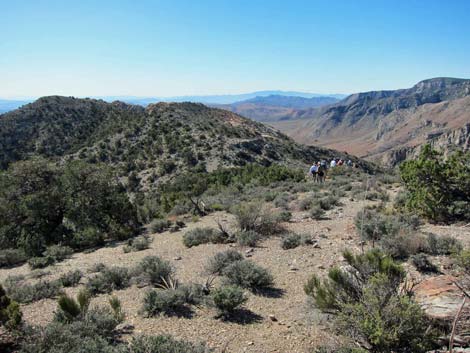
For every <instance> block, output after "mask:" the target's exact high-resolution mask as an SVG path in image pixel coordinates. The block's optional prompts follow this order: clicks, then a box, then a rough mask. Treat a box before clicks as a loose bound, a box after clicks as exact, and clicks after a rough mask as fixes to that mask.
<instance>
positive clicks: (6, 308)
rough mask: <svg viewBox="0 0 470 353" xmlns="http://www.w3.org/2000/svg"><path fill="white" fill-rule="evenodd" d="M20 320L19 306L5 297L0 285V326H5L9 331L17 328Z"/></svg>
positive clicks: (21, 315) (21, 316)
mask: <svg viewBox="0 0 470 353" xmlns="http://www.w3.org/2000/svg"><path fill="white" fill-rule="evenodd" d="M22 318H23V314H22V313H21V310H20V306H19V305H18V303H17V302H15V301H14V300H11V299H10V298H9V297H8V296H7V294H6V292H5V290H4V289H3V287H2V286H1V285H0V326H5V327H6V328H7V329H9V330H12V329H16V328H19V327H20V325H21V322H22Z"/></svg>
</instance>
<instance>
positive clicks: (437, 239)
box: [427, 233, 462, 255]
mask: <svg viewBox="0 0 470 353" xmlns="http://www.w3.org/2000/svg"><path fill="white" fill-rule="evenodd" d="M427 241H428V252H429V254H431V255H451V254H454V253H458V252H460V251H461V250H462V243H461V242H460V241H459V240H458V239H456V238H454V237H452V236H449V235H441V236H438V235H435V234H433V233H430V234H428V238H427Z"/></svg>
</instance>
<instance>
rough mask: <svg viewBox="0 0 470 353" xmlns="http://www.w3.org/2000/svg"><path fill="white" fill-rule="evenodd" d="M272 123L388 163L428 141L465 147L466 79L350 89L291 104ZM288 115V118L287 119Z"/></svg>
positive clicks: (469, 106) (469, 119)
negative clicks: (316, 102) (339, 95)
mask: <svg viewBox="0 0 470 353" xmlns="http://www.w3.org/2000/svg"><path fill="white" fill-rule="evenodd" d="M290 118H291V121H289V122H285V123H278V124H274V126H276V127H277V128H279V129H281V130H283V131H284V132H286V133H288V134H289V135H291V136H292V137H294V138H295V139H296V140H297V141H300V142H303V143H308V144H317V145H322V146H327V147H330V148H335V149H338V150H341V151H348V152H349V153H352V154H355V155H358V156H361V157H365V158H368V159H372V160H378V161H380V162H383V163H385V164H389V165H394V164H396V163H399V162H401V161H403V160H404V159H407V158H408V157H412V156H414V155H416V154H417V152H418V151H419V150H420V146H421V145H423V144H426V143H429V144H431V145H433V146H435V147H439V148H441V149H444V150H445V151H447V150H449V149H453V148H462V149H464V150H467V149H469V148H470V134H469V131H470V80H465V79H454V78H435V79H429V80H425V81H422V82H419V83H418V84H416V85H415V86H413V87H412V88H409V89H400V90H395V91H373V92H365V93H357V94H353V95H350V96H349V97H347V98H345V99H343V100H342V101H340V102H338V103H335V104H332V105H328V106H324V107H320V108H312V109H306V110H297V111H296V112H295V114H293V115H292V116H291V117H290ZM292 119H294V120H292Z"/></svg>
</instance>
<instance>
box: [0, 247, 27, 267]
mask: <svg viewBox="0 0 470 353" xmlns="http://www.w3.org/2000/svg"><path fill="white" fill-rule="evenodd" d="M27 258H28V257H27V256H26V254H25V253H24V251H23V250H21V249H3V250H0V268H2V267H11V266H15V265H19V264H21V263H23V262H25V261H26V260H27Z"/></svg>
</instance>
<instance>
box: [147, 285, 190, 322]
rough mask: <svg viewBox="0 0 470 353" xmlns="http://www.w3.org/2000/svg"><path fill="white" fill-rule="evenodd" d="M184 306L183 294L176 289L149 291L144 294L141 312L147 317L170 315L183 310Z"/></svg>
mask: <svg viewBox="0 0 470 353" xmlns="http://www.w3.org/2000/svg"><path fill="white" fill-rule="evenodd" d="M185 305H186V299H185V296H184V292H182V291H181V290H180V289H178V288H177V289H159V290H150V291H148V292H147V293H146V294H145V297H144V302H143V307H142V311H143V312H144V314H145V315H146V316H147V317H152V316H157V315H159V314H165V315H172V314H175V313H177V312H179V311H181V310H182V309H184V307H185Z"/></svg>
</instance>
